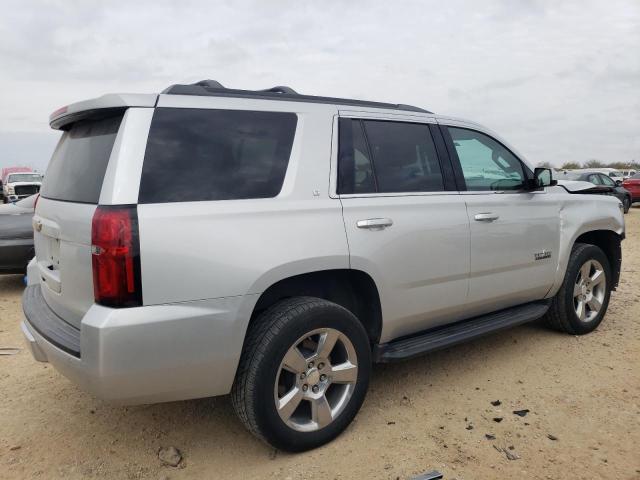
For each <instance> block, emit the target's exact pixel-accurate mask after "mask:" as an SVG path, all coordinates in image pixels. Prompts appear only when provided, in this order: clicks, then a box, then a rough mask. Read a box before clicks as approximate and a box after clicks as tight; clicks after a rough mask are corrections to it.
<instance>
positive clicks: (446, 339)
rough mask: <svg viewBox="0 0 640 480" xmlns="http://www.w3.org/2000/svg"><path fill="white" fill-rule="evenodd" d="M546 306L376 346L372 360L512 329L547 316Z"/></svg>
mask: <svg viewBox="0 0 640 480" xmlns="http://www.w3.org/2000/svg"><path fill="white" fill-rule="evenodd" d="M549 304H550V302H549V301H548V300H543V301H540V302H531V303H526V304H524V305H519V306H517V307H511V308H507V309H505V310H500V311H498V312H493V313H489V314H487V315H481V316H479V317H474V318H470V319H468V320H463V321H461V322H456V323H453V324H450V325H444V326H442V327H437V328H434V329H431V330H427V331H425V332H422V333H417V334H415V335H413V336H411V337H405V338H403V339H400V340H393V341H391V342H389V343H383V344H380V345H376V346H375V347H374V351H373V359H374V361H375V362H378V363H388V362H393V361H396V360H404V359H407V358H413V357H417V356H418V355H423V354H425V353H429V352H433V351H434V350H440V349H441V348H446V347H450V346H451V345H456V344H458V343H462V342H466V341H467V340H472V339H474V338H478V337H482V336H483V335H486V334H488V333H492V332H496V331H498V330H503V329H506V328H511V327H515V326H516V325H521V324H523V323H527V322H531V321H533V320H537V319H538V318H540V317H542V316H543V315H544V314H545V313H547V310H548V309H549Z"/></svg>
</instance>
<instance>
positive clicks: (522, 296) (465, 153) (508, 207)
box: [442, 126, 560, 314]
mask: <svg viewBox="0 0 640 480" xmlns="http://www.w3.org/2000/svg"><path fill="white" fill-rule="evenodd" d="M442 131H443V134H444V136H445V139H446V141H447V144H448V145H449V150H450V152H451V154H452V156H453V157H454V168H455V169H456V171H457V174H458V179H459V183H460V184H461V185H463V188H465V189H466V191H465V193H464V198H465V201H466V205H467V212H468V215H469V225H470V233H471V237H470V238H471V240H470V241H471V267H470V277H469V296H468V299H467V301H468V304H469V311H470V312H473V313H474V314H482V313H487V312H490V311H495V310H498V309H501V308H506V307H509V306H512V305H518V304H521V303H525V302H528V301H533V300H539V299H542V298H543V297H544V296H545V295H546V293H547V292H548V290H549V288H550V287H551V285H552V284H553V280H554V278H555V272H556V268H557V265H558V249H559V242H560V215H559V208H560V204H559V201H558V200H557V197H556V196H555V195H552V194H550V193H548V192H547V191H546V189H545V190H540V191H525V190H523V185H524V182H525V180H526V179H527V178H532V175H533V173H532V172H531V170H530V169H529V168H528V167H527V166H526V164H524V163H523V162H522V161H520V159H519V158H518V157H516V155H515V154H514V153H513V152H512V151H511V150H509V149H508V148H507V147H506V146H505V145H504V144H502V143H501V142H500V141H498V140H496V139H495V138H493V137H492V136H491V135H489V134H488V133H486V132H481V131H479V130H477V129H476V128H475V127H473V126H469V127H467V126H446V127H445V126H443V127H442Z"/></svg>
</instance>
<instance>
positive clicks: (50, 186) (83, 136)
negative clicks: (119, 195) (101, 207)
mask: <svg viewBox="0 0 640 480" xmlns="http://www.w3.org/2000/svg"><path fill="white" fill-rule="evenodd" d="M121 121H122V116H121V115H120V116H117V117H110V118H104V119H101V120H81V121H79V122H76V123H74V124H73V125H72V127H71V129H70V130H69V131H67V132H65V133H64V134H63V135H62V138H60V142H58V146H57V147H56V149H55V151H54V152H53V157H52V158H51V161H50V162H49V167H48V168H47V173H46V175H45V177H44V181H43V184H42V190H41V191H40V193H41V195H42V196H43V197H45V198H51V199H54V200H66V201H68V202H82V203H98V199H99V198H100V190H101V189H102V181H103V180H104V173H105V171H106V170H107V164H108V163H109V156H110V155H111V150H112V149H113V143H114V142H115V140H116V134H117V132H118V128H119V127H120V123H121Z"/></svg>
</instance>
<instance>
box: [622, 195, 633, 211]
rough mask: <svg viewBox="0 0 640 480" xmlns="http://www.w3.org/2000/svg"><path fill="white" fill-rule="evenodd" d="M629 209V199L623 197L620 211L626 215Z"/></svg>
mask: <svg viewBox="0 0 640 480" xmlns="http://www.w3.org/2000/svg"><path fill="white" fill-rule="evenodd" d="M630 208H631V197H624V200H623V201H622V210H623V211H624V213H628V212H629V209H630Z"/></svg>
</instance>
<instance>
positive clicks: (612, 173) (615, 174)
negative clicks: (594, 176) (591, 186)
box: [571, 168, 624, 184]
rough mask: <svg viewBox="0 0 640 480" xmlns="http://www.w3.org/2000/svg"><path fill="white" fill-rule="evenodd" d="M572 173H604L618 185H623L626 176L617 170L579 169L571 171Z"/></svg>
mask: <svg viewBox="0 0 640 480" xmlns="http://www.w3.org/2000/svg"><path fill="white" fill-rule="evenodd" d="M571 173H603V174H605V175H606V176H608V177H609V178H611V180H613V181H614V182H616V183H618V182H619V183H620V184H621V183H622V181H623V180H624V176H623V175H622V172H621V171H620V170H616V169H615V168H577V169H575V170H571Z"/></svg>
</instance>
